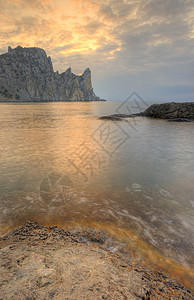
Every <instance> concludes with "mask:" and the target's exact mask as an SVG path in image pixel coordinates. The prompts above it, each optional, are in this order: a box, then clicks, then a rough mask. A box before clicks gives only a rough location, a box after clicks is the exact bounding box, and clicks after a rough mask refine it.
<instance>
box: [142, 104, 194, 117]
mask: <svg viewBox="0 0 194 300" xmlns="http://www.w3.org/2000/svg"><path fill="white" fill-rule="evenodd" d="M141 115H142V116H145V117H152V118H160V119H171V120H173V119H174V121H177V120H178V119H179V120H181V119H182V121H183V120H194V102H184V103H175V102H170V103H162V104H153V105H151V106H150V107H148V108H147V109H146V110H145V111H144V112H143V113H141Z"/></svg>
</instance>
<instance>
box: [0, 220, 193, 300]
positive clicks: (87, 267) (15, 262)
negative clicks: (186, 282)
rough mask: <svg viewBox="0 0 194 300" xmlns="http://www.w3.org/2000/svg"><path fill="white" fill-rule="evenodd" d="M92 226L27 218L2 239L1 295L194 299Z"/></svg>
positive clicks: (4, 296)
mask: <svg viewBox="0 0 194 300" xmlns="http://www.w3.org/2000/svg"><path fill="white" fill-rule="evenodd" d="M107 240H108V236H107V235H106V234H104V233H102V232H97V231H95V230H93V229H90V228H82V229H80V228H74V229H61V228H58V227H57V226H52V227H45V226H42V225H39V224H38V223H36V222H33V223H32V222H27V223H25V224H24V225H23V226H22V227H20V228H18V229H15V230H13V231H11V232H10V233H8V234H7V235H6V236H3V237H1V238H0V245H1V250H0V261H1V267H0V272H1V282H0V285H1V291H0V299H26V300H27V299H131V300H133V299H147V300H148V299H174V300H175V299H176V300H177V299H193V294H192V292H191V291H189V290H188V289H186V288H185V287H184V286H182V285H181V284H179V283H177V282H176V281H174V280H173V279H171V278H170V277H169V276H167V275H165V274H163V273H160V272H153V271H150V270H146V269H145V268H143V267H141V266H138V265H133V264H132V263H131V261H130V257H127V256H125V255H124V254H122V252H119V251H111V249H109V248H108V247H107Z"/></svg>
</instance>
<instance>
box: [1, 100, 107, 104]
mask: <svg viewBox="0 0 194 300" xmlns="http://www.w3.org/2000/svg"><path fill="white" fill-rule="evenodd" d="M106 101H107V100H105V99H100V100H45V101H14V100H13V101H6V100H1V99H0V103H18V104H20V103H30V104H34V103H56V102H57V103H58V102H106Z"/></svg>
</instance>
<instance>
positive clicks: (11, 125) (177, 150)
mask: <svg viewBox="0 0 194 300" xmlns="http://www.w3.org/2000/svg"><path fill="white" fill-rule="evenodd" d="M120 105H121V103H119V102H85V103H81V102H77V103H76V102H72V103H71V102H68V103H39V104H0V110H1V114H0V128H1V129H0V206H1V218H0V223H1V232H2V233H5V232H7V231H8V230H10V229H11V228H14V227H16V226H18V225H21V224H23V223H24V222H25V221H27V220H33V221H39V222H40V223H42V224H51V223H52V224H59V225H61V226H63V225H65V224H67V223H68V224H72V223H85V224H86V223H87V224H97V225H99V226H101V228H103V226H104V228H106V229H107V228H113V227H114V228H115V234H116V235H117V236H119V234H120V233H121V231H122V232H123V231H125V232H128V233H129V235H128V237H129V236H130V237H132V236H133V242H134V243H135V241H137V240H138V241H143V242H145V245H147V246H145V249H148V248H149V245H150V247H153V248H152V249H155V250H156V251H158V252H159V253H160V254H161V255H162V256H163V257H165V258H171V259H174V260H175V261H176V262H178V263H179V264H180V265H181V266H183V268H185V270H186V268H187V267H190V268H192V267H193V261H194V257H193V253H194V244H193V243H194V229H193V228H194V197H193V195H194V185H193V182H194V139H193V129H194V124H193V123H173V122H167V121H166V120H154V119H149V118H142V117H141V118H135V119H129V120H128V121H126V122H125V121H123V122H111V121H104V120H99V119H98V117H99V116H101V115H105V114H112V113H115V112H128V111H129V106H130V112H137V111H138V110H140V109H145V108H146V107H145V106H146V104H145V103H143V102H142V103H141V108H140V107H139V106H137V105H132V104H131V103H127V104H126V103H124V105H123V106H122V107H119V106H120ZM111 230H112V231H114V230H113V229H111ZM113 234H114V232H113ZM146 247H147V248H146ZM153 251H154V250H153Z"/></svg>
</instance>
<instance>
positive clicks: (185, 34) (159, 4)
mask: <svg viewBox="0 0 194 300" xmlns="http://www.w3.org/2000/svg"><path fill="white" fill-rule="evenodd" d="M0 28H1V30H0V54H2V53H5V52H7V47H8V46H9V45H10V46H11V47H16V46H18V45H21V46H23V47H40V48H44V49H45V50H46V52H47V54H48V55H49V56H51V58H52V61H53V65H54V69H55V71H56V70H58V71H59V72H63V71H65V70H66V69H67V68H68V67H70V66H71V67H72V71H73V72H74V73H75V74H80V73H82V72H83V71H84V69H86V68H87V67H89V68H90V69H91V70H92V80H93V86H94V91H95V93H96V94H97V95H98V96H100V97H101V98H105V99H108V100H111V99H112V100H124V99H126V98H127V96H129V95H130V94H131V93H132V92H133V91H136V92H137V93H139V94H140V95H141V97H143V98H144V99H145V100H152V101H154V100H166V101H172V100H176V101H177V100H180V101H183V100H193V101H194V1H193V0H71V1H70V0H0Z"/></svg>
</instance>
